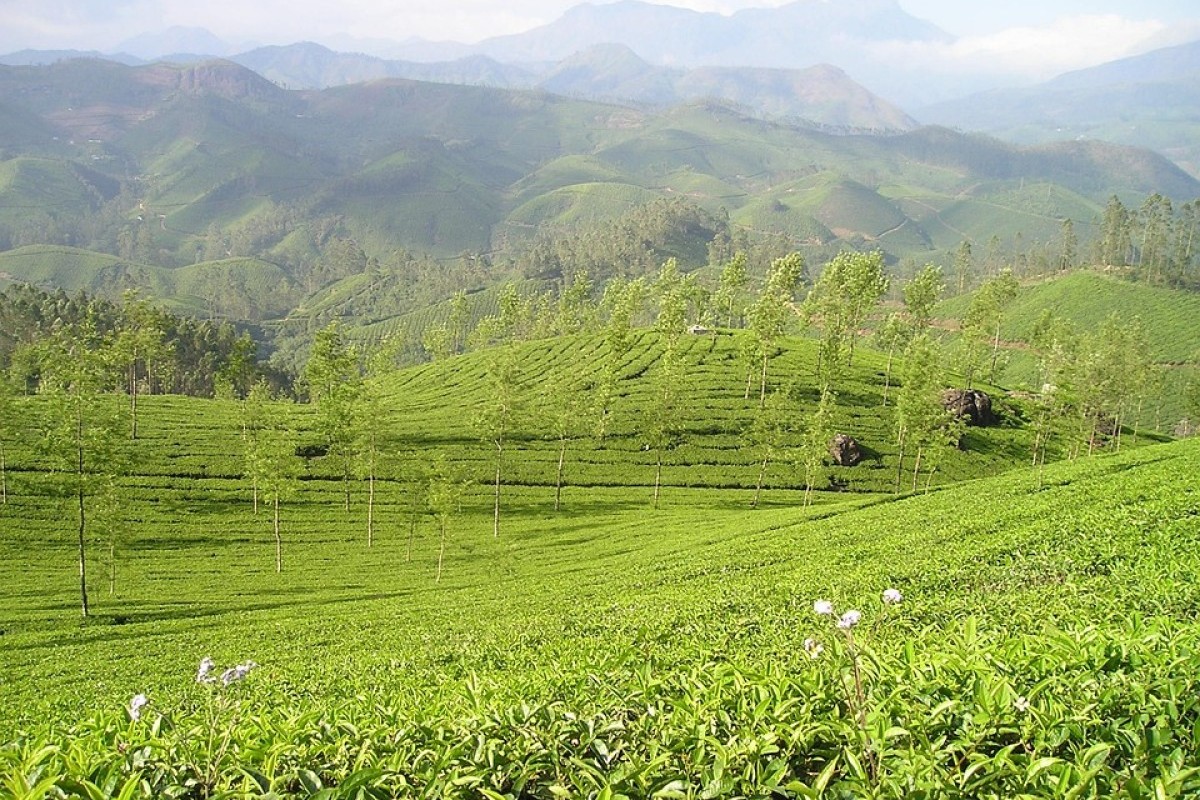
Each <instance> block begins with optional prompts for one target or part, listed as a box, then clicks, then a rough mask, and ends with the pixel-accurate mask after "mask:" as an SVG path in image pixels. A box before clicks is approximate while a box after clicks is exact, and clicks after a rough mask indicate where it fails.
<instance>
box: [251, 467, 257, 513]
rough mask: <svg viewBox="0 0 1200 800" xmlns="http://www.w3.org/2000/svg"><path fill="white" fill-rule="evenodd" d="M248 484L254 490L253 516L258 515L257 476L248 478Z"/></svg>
mask: <svg viewBox="0 0 1200 800" xmlns="http://www.w3.org/2000/svg"><path fill="white" fill-rule="evenodd" d="M250 486H251V487H252V488H253V490H254V516H256V517H257V516H258V476H257V475H256V476H254V477H253V478H251V479H250Z"/></svg>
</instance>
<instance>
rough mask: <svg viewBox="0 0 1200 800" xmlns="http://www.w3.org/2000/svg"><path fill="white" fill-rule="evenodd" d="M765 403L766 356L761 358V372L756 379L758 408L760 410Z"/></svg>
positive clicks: (764, 354) (764, 353)
mask: <svg viewBox="0 0 1200 800" xmlns="http://www.w3.org/2000/svg"><path fill="white" fill-rule="evenodd" d="M766 402H767V354H766V352H765V351H764V352H763V357H762V372H761V373H760V374H759V378H758V407H759V408H762V407H763V406H764V405H766Z"/></svg>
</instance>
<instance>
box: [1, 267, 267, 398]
mask: <svg viewBox="0 0 1200 800" xmlns="http://www.w3.org/2000/svg"><path fill="white" fill-rule="evenodd" d="M85 322H86V323H87V324H89V325H92V326H93V327H94V328H95V329H96V331H97V333H98V334H99V335H102V336H111V337H112V340H113V342H112V346H113V348H114V350H113V355H112V357H111V358H110V359H109V361H110V367H109V370H108V372H109V376H108V380H109V382H110V383H111V385H112V386H113V387H114V388H115V387H119V388H120V389H121V390H122V391H125V392H128V393H129V394H130V395H131V397H136V395H137V394H139V393H146V392H149V393H168V394H186V395H195V396H201V397H210V396H212V395H213V393H214V391H215V390H216V389H217V388H218V387H221V386H228V387H230V388H232V389H233V391H235V392H237V393H238V394H240V395H244V394H245V393H246V392H247V391H249V388H250V386H251V385H252V384H253V383H254V381H255V380H257V379H258V378H260V377H264V378H267V379H268V380H270V381H271V382H272V383H273V384H275V385H276V386H278V387H284V386H288V385H289V381H288V380H287V377H286V376H284V375H281V374H279V373H277V372H275V371H272V370H269V369H268V368H267V367H265V366H264V365H263V364H260V363H259V361H258V358H257V351H258V345H257V344H256V343H255V341H254V339H253V338H252V337H251V335H250V333H249V332H248V331H246V330H244V329H243V330H239V329H238V328H237V327H235V326H234V325H233V324H231V323H229V322H217V321H213V320H196V319H191V318H189V317H181V316H176V315H174V314H171V313H169V312H166V311H164V310H162V309H160V308H157V307H154V306H151V305H149V304H148V303H146V302H145V301H143V300H140V299H138V298H137V297H136V296H133V295H129V296H126V297H125V298H124V299H123V300H121V301H111V300H105V299H102V298H97V297H89V296H87V295H85V294H82V293H81V294H77V295H67V294H66V293H65V292H63V291H58V292H53V293H51V292H45V291H42V290H40V289H36V288H33V287H29V286H12V287H9V288H8V289H5V290H4V291H0V369H3V370H8V371H9V372H10V373H12V375H13V377H14V379H15V382H16V383H17V385H18V387H22V388H23V390H24V391H26V392H30V393H32V392H34V391H36V390H37V387H38V382H39V379H40V376H41V372H42V366H43V365H42V364H41V362H40V361H39V359H38V356H37V353H38V349H37V347H36V345H38V343H40V342H44V341H46V340H48V339H50V338H52V337H53V336H55V335H56V333H57V332H59V331H64V330H73V329H75V328H77V327H78V326H79V325H82V324H84V323H85Z"/></svg>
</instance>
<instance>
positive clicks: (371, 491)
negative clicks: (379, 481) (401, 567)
mask: <svg viewBox="0 0 1200 800" xmlns="http://www.w3.org/2000/svg"><path fill="white" fill-rule="evenodd" d="M374 543H375V470H371V474H370V475H368V476H367V547H371V546H372V545H374Z"/></svg>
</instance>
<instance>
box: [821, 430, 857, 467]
mask: <svg viewBox="0 0 1200 800" xmlns="http://www.w3.org/2000/svg"><path fill="white" fill-rule="evenodd" d="M829 457H830V458H832V459H833V463H834V464H837V465H838V466H839V467H853V466H854V465H855V464H857V463H858V462H860V461H862V457H863V455H862V448H861V447H859V446H858V442H856V441H855V440H854V437H852V436H847V435H846V434H844V433H839V434H838V435H837V436H834V437H833V439H832V440H831V441H830V442H829Z"/></svg>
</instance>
